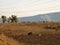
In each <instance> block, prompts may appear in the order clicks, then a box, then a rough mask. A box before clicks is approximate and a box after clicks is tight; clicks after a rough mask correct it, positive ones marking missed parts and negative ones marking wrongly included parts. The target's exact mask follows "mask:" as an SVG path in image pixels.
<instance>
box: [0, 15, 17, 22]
mask: <svg viewBox="0 0 60 45" xmlns="http://www.w3.org/2000/svg"><path fill="white" fill-rule="evenodd" d="M1 18H2V22H3V23H5V22H8V23H9V22H18V19H17V16H15V15H12V16H11V17H9V18H7V17H6V16H1Z"/></svg>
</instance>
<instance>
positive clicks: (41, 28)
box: [0, 22, 60, 45]
mask: <svg viewBox="0 0 60 45" xmlns="http://www.w3.org/2000/svg"><path fill="white" fill-rule="evenodd" d="M0 45H60V22H21V23H5V24H0Z"/></svg>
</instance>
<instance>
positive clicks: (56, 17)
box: [18, 12, 60, 22]
mask: <svg viewBox="0 0 60 45" xmlns="http://www.w3.org/2000/svg"><path fill="white" fill-rule="evenodd" d="M18 20H19V22H24V21H25V22H28V21H31V22H37V21H60V12H53V13H47V14H38V15H36V16H29V17H19V18H18Z"/></svg>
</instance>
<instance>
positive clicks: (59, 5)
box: [0, 0, 60, 17]
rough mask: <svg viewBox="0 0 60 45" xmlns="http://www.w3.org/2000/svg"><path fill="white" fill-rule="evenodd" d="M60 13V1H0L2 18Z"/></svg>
mask: <svg viewBox="0 0 60 45" xmlns="http://www.w3.org/2000/svg"><path fill="white" fill-rule="evenodd" d="M51 12H60V0H0V16H1V15H5V16H7V17H8V16H11V15H12V14H14V15H16V16H18V17H25V16H33V15H37V14H45V13H51Z"/></svg>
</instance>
